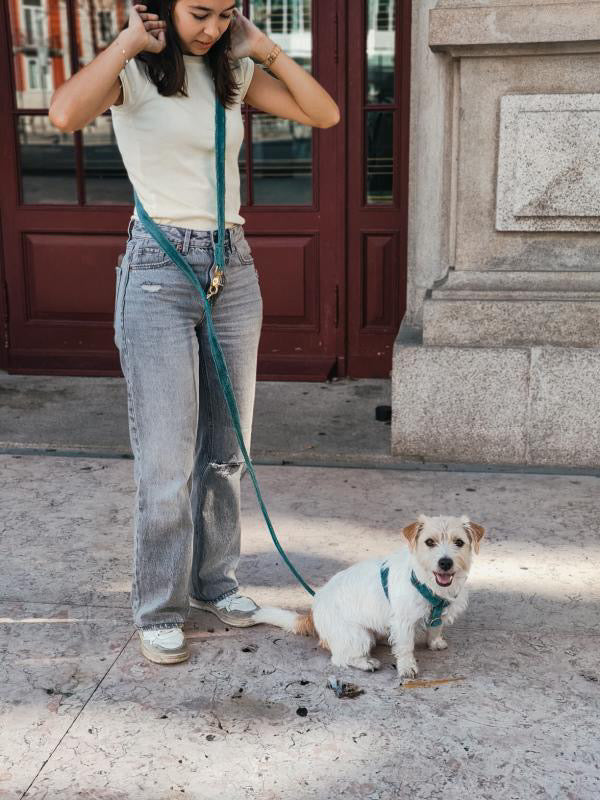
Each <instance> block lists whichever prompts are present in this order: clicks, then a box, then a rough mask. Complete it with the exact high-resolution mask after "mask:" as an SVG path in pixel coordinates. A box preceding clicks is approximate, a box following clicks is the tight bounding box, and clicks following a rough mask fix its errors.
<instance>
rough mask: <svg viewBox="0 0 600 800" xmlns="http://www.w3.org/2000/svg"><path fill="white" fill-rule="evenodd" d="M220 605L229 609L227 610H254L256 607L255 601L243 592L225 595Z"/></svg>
mask: <svg viewBox="0 0 600 800" xmlns="http://www.w3.org/2000/svg"><path fill="white" fill-rule="evenodd" d="M218 605H219V607H220V608H225V609H227V611H254V610H255V608H256V605H255V603H253V602H252V601H251V600H250V599H249V598H248V597H244V596H243V595H241V594H233V595H230V596H229V597H225V598H224V600H222V601H221V602H220V603H218Z"/></svg>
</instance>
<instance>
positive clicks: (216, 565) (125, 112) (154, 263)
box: [50, 0, 339, 663]
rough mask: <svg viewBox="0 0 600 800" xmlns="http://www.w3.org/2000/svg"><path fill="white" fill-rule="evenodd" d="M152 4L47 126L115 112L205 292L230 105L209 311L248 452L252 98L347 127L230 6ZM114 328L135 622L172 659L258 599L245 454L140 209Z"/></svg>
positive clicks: (255, 293) (203, 0) (182, 293)
mask: <svg viewBox="0 0 600 800" xmlns="http://www.w3.org/2000/svg"><path fill="white" fill-rule="evenodd" d="M148 3H149V5H148V6H146V5H134V6H133V7H132V10H131V13H130V16H129V20H128V25H127V27H126V28H124V29H123V30H122V31H121V32H120V34H119V35H118V37H117V38H116V39H115V40H114V42H112V44H111V45H110V46H109V47H108V48H107V49H106V50H105V51H103V52H102V53H100V54H99V55H98V56H97V57H96V58H95V59H94V60H93V61H92V62H91V63H90V64H88V65H87V66H85V67H84V68H82V69H81V70H80V71H79V72H77V73H76V74H75V75H74V76H73V77H71V78H70V79H69V80H68V81H67V82H66V83H64V84H63V85H62V86H61V87H60V88H59V89H57V91H56V92H55V94H54V96H53V98H52V104H51V107H50V120H51V121H52V122H53V124H54V125H56V126H57V127H58V128H59V129H60V130H62V131H65V132H72V131H75V130H78V129H80V128H83V127H84V126H85V125H87V124H88V123H89V122H90V121H91V120H93V119H95V117H97V116H98V115H99V114H101V113H103V112H104V111H106V109H108V108H110V109H111V112H112V117H113V126H114V131H115V135H116V138H117V143H118V146H119V150H120V152H121V155H122V158H123V162H124V164H125V167H126V169H127V173H128V176H129V179H130V181H131V183H132V185H133V187H134V189H135V191H136V194H137V196H138V197H139V199H140V201H141V204H142V206H143V207H144V209H145V210H146V212H147V213H148V215H149V216H150V217H151V219H152V220H154V222H155V223H157V224H158V226H159V228H160V229H161V230H162V232H163V233H164V234H165V235H166V236H167V238H168V239H169V240H170V241H171V242H172V243H173V244H174V246H175V247H176V248H177V249H178V250H179V251H180V252H181V254H182V255H183V257H184V258H185V259H186V260H187V262H188V263H189V265H190V266H191V268H192V269H193V270H194V272H195V274H196V276H197V277H198V279H199V280H200V282H201V283H202V285H203V286H204V287H205V289H206V288H208V285H209V281H210V277H211V273H212V271H214V248H215V243H216V240H217V238H218V231H217V216H216V209H217V197H216V168H215V144H214V142H215V127H214V106H215V94H216V95H217V96H218V97H219V99H220V100H221V103H222V104H223V105H224V106H225V109H226V114H225V116H226V131H227V136H226V153H225V189H226V191H225V227H226V232H225V240H224V247H225V258H226V267H225V280H226V283H225V286H224V288H223V289H221V291H220V292H219V295H218V296H217V298H216V300H215V301H214V304H213V306H212V310H213V320H214V325H215V328H216V331H217V336H218V339H219V342H220V345H221V348H222V350H223V352H224V355H225V359H226V361H227V365H228V369H229V373H230V375H231V380H232V384H233V389H234V392H235V396H236V400H237V404H238V407H239V411H240V418H241V423H242V430H243V435H244V443H245V445H246V447H247V448H248V449H250V438H251V425H252V413H253V406H254V390H255V381H256V358H257V350H258V339H259V335H260V328H261V323H262V300H261V296H260V289H259V285H258V280H257V274H256V270H255V268H254V264H253V259H252V253H251V251H250V247H249V245H248V243H247V241H246V239H245V236H244V229H243V224H244V219H243V217H241V216H240V214H239V210H240V177H239V169H238V156H239V151H240V147H241V144H242V140H243V135H244V128H243V123H242V115H241V102H242V100H245V102H246V103H248V104H249V105H252V106H254V107H255V108H257V109H259V110H261V111H265V112H267V113H269V114H272V115H275V116H278V117H282V118H284V119H290V120H296V121H297V122H300V123H302V124H304V125H310V126H313V127H319V128H328V127H331V126H332V125H335V124H337V122H338V121H339V110H338V107H337V105H336V104H335V102H334V101H333V99H332V98H331V97H330V95H329V94H328V93H327V92H326V91H325V90H324V89H323V87H322V86H321V85H320V84H319V83H318V82H317V81H315V79H314V78H313V77H312V76H311V75H310V74H309V73H308V72H306V71H305V70H304V69H302V68H301V67H300V66H299V65H298V64H296V63H295V62H294V61H293V60H292V59H291V58H289V57H288V56H287V55H286V54H285V53H284V52H282V51H281V48H279V47H278V46H276V45H275V44H274V42H273V41H271V39H269V38H268V36H266V35H265V34H264V33H262V32H261V31H260V30H259V29H258V28H257V27H256V26H255V25H253V24H252V23H251V22H250V21H249V20H248V19H247V18H246V17H244V16H243V15H242V14H241V13H239V12H238V11H237V9H236V8H235V3H232V2H231V0H148ZM150 4H151V5H150ZM154 12H156V13H154ZM254 61H258V62H259V63H261V64H263V65H264V66H266V67H268V68H269V70H270V71H271V72H272V73H273V75H268V74H267V73H266V72H265V71H264V70H262V69H255V64H254ZM114 323H115V343H116V345H117V347H118V349H119V355H120V360H121V366H122V369H123V374H124V376H125V379H126V384H127V394H128V411H129V433H130V438H131V445H132V450H133V453H134V477H135V482H136V487H137V491H136V502H135V509H134V554H133V581H132V592H131V601H132V609H133V619H134V624H135V626H136V628H137V630H138V632H139V636H140V640H141V646H142V652H143V653H144V655H145V656H146V657H147V658H148V659H150V660H151V661H155V662H157V663H175V662H178V661H184V660H185V659H187V658H188V657H189V650H188V646H187V643H186V641H185V636H184V634H183V630H182V626H183V623H184V622H185V620H186V618H187V615H188V613H189V608H190V605H192V606H194V607H197V608H201V609H204V610H207V611H210V612H212V613H213V614H216V616H218V617H219V619H221V620H223V621H224V622H226V623H228V624H229V625H238V626H246V625H252V624H254V623H253V619H252V616H253V613H254V611H255V610H256V608H257V606H256V604H255V603H254V602H253V601H252V600H251V599H250V598H248V597H244V596H243V595H241V594H240V593H239V591H238V584H237V580H236V567H237V564H238V561H239V556H240V477H241V472H242V466H243V459H242V456H241V453H240V448H239V445H238V442H237V439H236V436H235V431H234V429H233V427H232V424H231V420H230V419H229V413H228V410H227V406H226V404H225V401H224V398H223V395H222V391H221V388H220V384H219V380H218V377H217V375H216V372H215V370H214V367H213V363H212V359H211V355H210V350H209V345H208V340H207V335H206V325H205V324H203V312H202V304H201V302H200V298H199V296H198V294H197V292H196V290H195V289H194V287H193V286H192V284H191V283H190V282H189V280H188V279H187V278H186V276H185V275H184V274H183V273H182V272H181V271H180V270H179V269H178V267H177V266H176V265H175V264H174V263H173V262H172V261H171V260H170V259H169V258H168V257H167V256H166V255H165V253H164V252H163V251H162V250H161V249H160V248H159V247H158V246H157V245H156V242H155V240H154V239H153V238H152V236H151V235H150V233H149V232H148V231H147V230H145V228H144V227H143V225H142V224H141V222H140V221H139V219H138V218H137V214H136V213H134V214H133V215H132V217H131V220H130V223H129V228H128V235H127V246H126V250H125V255H124V258H123V261H122V263H121V265H120V267H118V268H117V286H116V293H115V320H114Z"/></svg>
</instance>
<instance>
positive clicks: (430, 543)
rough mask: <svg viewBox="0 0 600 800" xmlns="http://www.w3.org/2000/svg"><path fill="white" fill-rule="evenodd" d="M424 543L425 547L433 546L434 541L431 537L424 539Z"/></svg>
mask: <svg viewBox="0 0 600 800" xmlns="http://www.w3.org/2000/svg"><path fill="white" fill-rule="evenodd" d="M425 544H426V545H427V547H435V541H434V540H433V539H425Z"/></svg>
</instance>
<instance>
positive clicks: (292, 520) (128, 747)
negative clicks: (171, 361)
mask: <svg viewBox="0 0 600 800" xmlns="http://www.w3.org/2000/svg"><path fill="white" fill-rule="evenodd" d="M258 474H259V478H260V480H261V484H262V486H263V492H264V495H265V499H266V501H267V505H268V507H269V509H270V511H271V514H272V518H273V522H274V524H275V528H276V530H277V532H278V534H279V536H280V538H281V541H282V543H283V544H284V546H285V547H286V549H287V550H288V552H289V555H290V556H291V557H292V559H293V560H294V562H295V563H296V565H297V566H298V568H299V569H300V571H301V572H302V573H303V574H304V575H305V577H306V578H307V579H308V580H309V581H310V582H311V583H313V584H314V585H315V586H318V585H319V584H321V583H322V582H324V581H325V580H326V579H327V578H328V577H329V576H330V575H331V574H332V573H334V572H335V571H337V570H339V569H341V568H343V567H345V566H346V565H348V564H350V563H353V562H354V561H356V560H358V559H360V558H364V557H370V556H374V555H379V554H381V555H383V554H385V553H388V552H390V551H391V550H393V549H394V548H395V547H397V546H398V544H399V543H400V541H401V533H400V530H401V528H402V526H403V525H405V524H407V523H409V522H411V521H412V520H413V519H414V517H415V516H416V514H418V513H419V512H421V511H422V512H425V513H431V514H435V513H452V514H458V513H462V512H465V513H467V514H469V515H470V516H471V517H472V519H474V520H475V521H477V522H479V523H481V524H482V525H484V526H485V527H486V529H487V532H486V536H485V538H484V540H483V543H482V550H481V554H480V556H479V558H478V559H477V561H476V563H475V565H474V568H473V572H472V575H471V578H470V584H471V587H472V593H471V594H472V599H471V604H470V607H469V609H468V611H467V614H466V615H465V617H464V618H462V619H461V620H460V622H459V623H458V624H457V625H456V626H454V628H452V629H450V631H449V633H448V640H449V644H450V648H449V650H448V651H446V652H443V653H429V652H428V651H426V650H424V649H422V647H420V648H419V651H418V661H419V664H420V668H421V675H420V677H421V678H423V679H425V680H442V681H443V680H448V679H450V680H451V682H450V683H442V684H440V685H437V686H430V687H428V688H423V689H406V688H404V689H399V688H398V686H397V681H396V676H395V671H394V670H393V667H392V665H391V658H390V654H389V650H388V649H387V648H383V647H382V648H379V653H378V655H379V656H380V657H382V659H383V660H384V662H385V668H384V669H383V670H382V671H381V672H380V673H377V674H374V675H364V674H363V673H360V672H356V671H353V670H347V671H342V672H341V673H338V674H337V677H339V678H342V679H343V680H351V681H354V682H356V683H358V684H359V685H360V686H361V687H362V688H363V689H364V690H365V694H363V695H362V696H359V697H357V698H356V699H353V700H349V699H346V700H338V699H337V698H336V697H335V696H334V694H333V692H332V691H331V690H329V689H327V687H326V680H327V677H328V675H330V674H331V673H332V669H331V665H330V664H329V660H328V656H327V654H326V653H325V652H324V651H322V650H320V649H319V648H318V647H317V645H316V642H315V641H313V640H311V639H304V638H297V637H293V636H290V635H287V634H284V633H282V632H280V631H276V630H274V629H271V628H268V627H266V626H260V627H257V628H251V629H248V630H233V629H230V630H226V628H225V626H223V625H220V624H218V623H216V622H215V621H214V619H213V618H211V617H210V616H209V615H205V614H200V613H198V612H193V613H192V615H191V616H190V619H189V621H188V624H187V626H186V630H187V634H188V637H189V639H190V642H191V647H192V650H193V655H192V658H191V660H190V661H189V662H188V663H186V664H183V665H177V666H173V667H159V666H156V665H152V664H150V663H149V662H147V661H145V660H144V659H143V658H142V657H141V655H140V653H139V644H138V641H137V638H136V637H135V636H133V638H132V635H133V633H134V632H133V628H132V626H131V619H130V610H129V581H130V568H131V565H130V553H131V512H132V503H133V497H134V488H133V478H132V464H131V462H130V461H122V460H110V459H97V460H96V459H87V458H70V459H69V458H58V457H57V458H51V457H33V456H31V457H25V456H20V457H19V456H8V455H6V456H0V507H1V508H2V517H1V518H0V578H1V580H0V670H1V671H0V677H1V683H0V798H2V800H4V798H9V797H10V798H19V800H21V798H22V797H23V796H24V797H25V798H34V797H35V798H44V800H46V799H47V800H54V798H56V800H59V799H60V800H75V799H77V800H125V798H127V800H138V798H140V800H142V798H144V800H171V799H172V798H175V797H191V798H194V800H196V799H197V800H213V798H215V800H216V798H217V797H218V798H222V797H223V795H224V794H226V796H227V797H230V798H232V800H237V798H260V800H271V799H272V800H279V799H280V798H284V799H285V800H287V798H312V799H313V800H316V799H317V798H318V799H319V800H321V799H322V800H329V798H332V797H337V796H339V797H342V798H352V800H355V799H356V800H363V798H366V799H367V800H388V799H389V800H392V798H394V800H396V799H397V798H404V797H410V798H415V800H421V798H423V800H425V798H433V800H435V798H442V797H443V798H444V800H455V798H456V800H459V799H460V800H463V798H467V797H468V798H469V800H471V798H473V799H474V800H487V798H490V800H521V798H523V800H529V798H544V799H545V798H548V799H551V800H563V799H564V798H566V800H592V798H593V799H594V800H595V799H596V798H597V797H598V796H600V758H599V756H598V747H597V742H598V739H599V734H600V723H599V722H598V720H599V719H600V715H599V714H598V711H599V708H598V704H599V697H600V669H599V667H598V645H599V644H600V634H599V631H598V621H597V620H598V611H599V609H600V590H599V589H598V584H599V582H598V580H597V575H598V574H599V569H600V535H599V531H598V522H597V520H598V518H599V516H600V515H599V513H598V512H599V511H600V499H599V497H600V495H599V493H598V485H599V484H598V479H597V478H592V477H573V476H557V475H552V476H540V475H506V474H473V473H465V474H461V473H442V472H437V473H436V472H415V473H411V472H393V471H388V470H355V469H326V468H296V467H287V468H282V467H260V468H259V469H258ZM243 505H244V537H243V558H242V562H241V565H240V569H239V578H240V581H241V584H242V586H243V587H244V589H245V590H246V591H248V593H250V594H251V595H252V596H253V597H255V599H256V600H257V601H259V602H261V603H265V604H266V603H269V604H277V605H282V606H286V607H290V608H302V607H306V606H307V604H308V600H309V598H308V596H307V595H306V593H305V592H304V591H303V589H302V588H301V587H299V586H298V585H297V584H296V583H295V581H294V579H293V577H292V576H291V575H290V574H289V573H288V572H287V570H286V568H285V567H284V566H283V565H282V563H281V558H280V556H279V555H278V554H277V553H276V552H275V550H274V549H273V546H272V544H271V542H270V540H269V538H268V534H267V532H266V529H265V526H264V522H263V521H262V517H261V515H260V512H259V511H258V508H257V505H256V501H255V499H254V497H253V492H252V487H251V484H250V483H249V481H247V480H245V481H244V484H243ZM454 679H458V680H454ZM28 787H29V788H28ZM26 790H27V792H26V794H25V795H23V792H25V791H26Z"/></svg>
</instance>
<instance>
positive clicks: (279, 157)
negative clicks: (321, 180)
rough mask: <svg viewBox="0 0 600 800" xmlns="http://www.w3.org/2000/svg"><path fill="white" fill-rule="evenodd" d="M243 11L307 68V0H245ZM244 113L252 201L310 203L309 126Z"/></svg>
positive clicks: (309, 57)
mask: <svg viewBox="0 0 600 800" xmlns="http://www.w3.org/2000/svg"><path fill="white" fill-rule="evenodd" d="M248 13H249V15H250V19H251V20H252V21H253V22H254V24H255V25H256V26H257V27H259V28H260V29H261V30H263V31H265V33H266V34H267V35H268V36H269V37H270V38H271V39H272V40H273V41H274V42H276V43H277V44H279V45H280V46H281V47H282V48H283V50H284V51H285V52H286V53H287V54H288V55H289V56H290V57H291V58H293V59H294V60H295V61H297V62H298V63H299V64H300V65H301V66H302V67H303V68H304V69H306V70H308V71H309V72H311V71H312V48H313V30H312V13H313V8H312V2H311V0H250V3H249V11H248ZM256 69H261V67H256ZM249 113H250V116H251V120H252V124H251V125H250V127H249V130H250V135H251V142H252V147H251V159H252V168H251V172H250V174H251V176H252V186H251V191H250V192H249V196H250V197H251V198H252V200H251V204H252V205H286V206H289V205H309V206H310V205H312V203H313V130H312V128H311V127H309V126H306V125H301V124H299V123H297V122H293V121H291V120H283V119H277V118H275V117H272V116H271V115H269V114H262V113H260V112H256V111H250V112H249Z"/></svg>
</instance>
